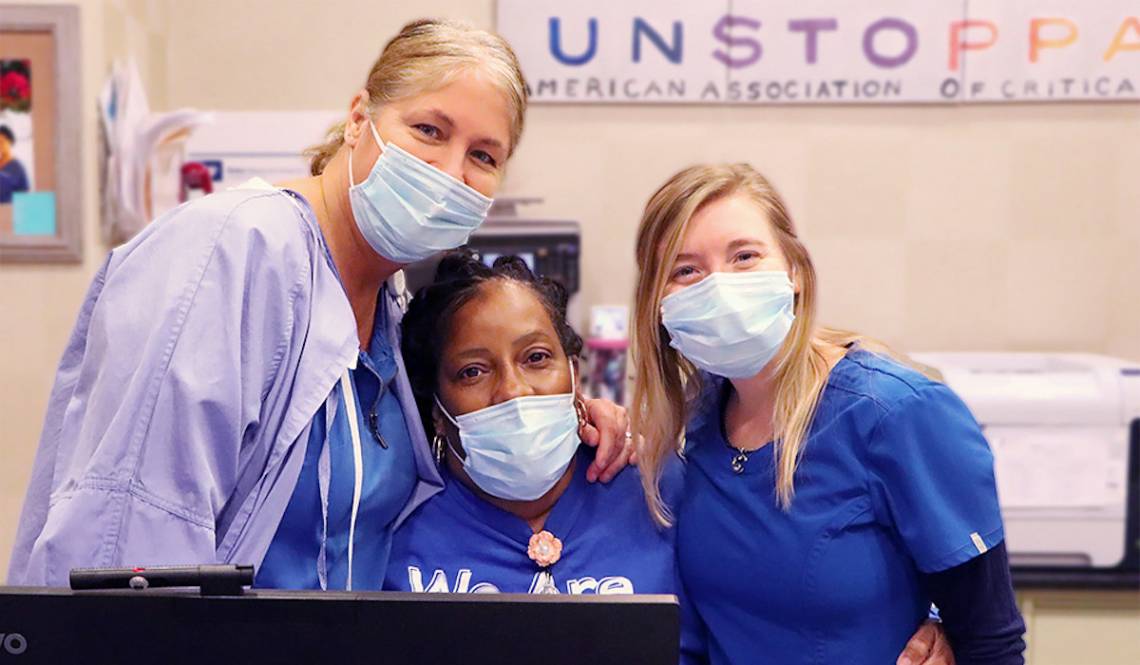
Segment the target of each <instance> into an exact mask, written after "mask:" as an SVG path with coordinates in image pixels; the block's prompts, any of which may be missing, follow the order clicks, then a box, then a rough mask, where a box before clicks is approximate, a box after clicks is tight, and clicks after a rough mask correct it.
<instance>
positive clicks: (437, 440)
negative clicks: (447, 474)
mask: <svg viewBox="0 0 1140 665" xmlns="http://www.w3.org/2000/svg"><path fill="white" fill-rule="evenodd" d="M445 443H447V439H445V438H443V435H441V434H440V433H439V432H436V433H435V436H433V437H432V438H431V450H432V453H434V454H435V463H436V465H437V466H438V465H440V464H443V446H444V444H445Z"/></svg>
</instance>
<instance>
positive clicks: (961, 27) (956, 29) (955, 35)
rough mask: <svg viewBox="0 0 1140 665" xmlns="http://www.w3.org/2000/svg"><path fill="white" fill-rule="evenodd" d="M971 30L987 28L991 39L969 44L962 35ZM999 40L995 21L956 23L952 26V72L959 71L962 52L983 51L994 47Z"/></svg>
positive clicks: (972, 20)
mask: <svg viewBox="0 0 1140 665" xmlns="http://www.w3.org/2000/svg"><path fill="white" fill-rule="evenodd" d="M970 28H986V29H988V30H989V31H990V38H989V39H988V40H986V41H984V42H968V41H966V40H965V38H964V37H963V35H962V33H964V32H966V31H967V30H969V29H970ZM997 38H998V29H997V25H996V24H995V23H994V22H993V21H980V20H974V19H967V20H965V21H954V22H953V23H951V24H950V71H956V70H957V69H958V59H959V57H960V56H961V54H962V51H981V50H984V49H988V48H989V47H991V46H993V45H994V43H995V42H996V41H997Z"/></svg>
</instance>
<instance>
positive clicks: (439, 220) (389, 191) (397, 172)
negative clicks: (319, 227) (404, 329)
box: [348, 121, 493, 263]
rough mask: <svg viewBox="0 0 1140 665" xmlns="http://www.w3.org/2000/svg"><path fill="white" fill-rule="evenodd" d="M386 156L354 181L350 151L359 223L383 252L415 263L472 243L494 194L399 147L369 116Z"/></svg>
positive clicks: (382, 154)
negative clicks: (485, 193) (384, 138)
mask: <svg viewBox="0 0 1140 665" xmlns="http://www.w3.org/2000/svg"><path fill="white" fill-rule="evenodd" d="M368 126H369V128H370V129H371V130H372V137H373V138H374V139H375V140H376V145H377V146H379V147H380V150H381V152H380V157H379V158H378V159H377V160H376V164H375V165H374V166H373V167H372V171H371V172H370V173H369V174H368V178H367V179H365V180H364V182H361V183H359V184H356V183H354V182H353V181H352V150H351V148H350V149H349V151H348V182H349V188H348V197H349V201H350V202H351V204H352V214H353V217H355V218H356V226H357V227H358V228H359V229H360V233H361V234H362V235H363V236H364V239H365V240H367V241H368V244H369V245H371V246H372V249H373V250H375V251H376V253H377V254H379V255H380V256H383V257H384V258H386V259H389V260H391V261H395V262H396V263H414V262H416V261H420V260H423V259H426V258H427V257H429V256H431V255H433V254H436V253H439V252H442V251H444V250H447V249H454V248H456V247H459V246H461V245H463V244H464V243H466V242H467V239H468V238H469V237H470V236H471V233H472V232H473V231H474V230H475V229H477V228H479V225H480V224H482V223H483V221H484V220H485V219H487V212H488V211H489V210H490V209H491V203H492V202H493V200H492V199H489V198H487V197H486V196H483V195H482V194H480V193H479V192H477V191H475V190H474V189H472V188H471V187H469V186H468V185H466V184H465V183H462V182H460V181H458V180H456V179H455V178H453V177H451V176H450V175H448V174H446V173H444V172H443V171H440V170H439V169H437V168H436V167H434V166H432V165H431V164H428V163H427V162H425V161H423V160H422V159H419V158H418V157H416V156H414V155H412V154H411V153H409V152H407V151H405V150H403V149H402V148H400V147H399V146H397V145H395V144H392V143H387V144H385V143H384V142H383V141H382V140H380V134H379V133H378V132H377V131H376V125H375V124H373V123H372V121H369V123H368Z"/></svg>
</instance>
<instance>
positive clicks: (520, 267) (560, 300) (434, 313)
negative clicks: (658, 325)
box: [400, 249, 582, 439]
mask: <svg viewBox="0 0 1140 665" xmlns="http://www.w3.org/2000/svg"><path fill="white" fill-rule="evenodd" d="M497 279H509V280H512V281H515V282H518V283H520V284H523V285H525V286H527V287H528V288H530V289H531V291H533V292H534V294H535V295H536V296H538V299H539V301H540V302H541V303H542V305H543V307H544V308H545V309H546V313H547V314H549V315H550V322H551V323H552V324H553V325H554V330H555V331H556V332H557V333H558V341H559V342H560V343H561V345H562V351H563V352H564V353H565V354H566V356H567V357H569V358H575V357H577V356H579V355H580V354H581V353H582V338H581V337H580V336H579V335H578V333H577V332H575V331H574V328H573V327H572V326H571V325H570V322H569V321H567V320H566V306H567V303H568V302H569V300H570V294H569V293H568V292H567V291H566V287H564V286H563V285H562V284H560V283H559V282H557V281H555V280H553V279H550V278H549V277H540V276H538V275H535V274H534V272H533V271H532V270H531V269H530V268H529V267H528V266H527V264H526V263H525V262H524V261H523V260H522V259H520V258H519V257H517V256H500V257H499V258H497V259H495V263H494V265H492V266H487V265H486V264H485V263H483V262H482V261H480V260H479V258H478V256H477V255H476V254H475V253H474V252H472V251H471V250H468V249H459V250H455V251H451V252H448V253H447V254H445V255H444V257H443V259H442V260H441V261H440V262H439V267H438V268H436V271H435V279H434V280H433V281H432V283H431V284H428V285H427V286H424V287H422V288H420V289H419V290H418V291H416V293H415V296H414V297H413V298H412V301H411V304H410V305H408V311H407V313H406V314H404V320H403V322H402V323H401V324H400V329H401V334H400V337H401V342H400V350H401V352H402V353H403V357H404V364H405V366H406V367H407V370H408V378H409V380H410V381H411V384H412V394H413V395H415V398H416V407H417V408H418V409H419V413H420V419H421V420H422V421H423V423H424V431H426V432H427V435H428V438H429V439H430V438H431V437H432V436H434V435H435V423H434V422H433V421H432V407H433V406H434V404H435V394H436V391H437V390H438V389H439V386H438V384H437V381H438V377H439V357H440V351H441V350H442V349H443V342H444V339H445V336H446V335H447V333H448V330H450V328H451V317H452V316H454V315H455V312H456V311H458V310H459V308H460V307H462V306H463V305H465V304H466V303H467V302H469V301H470V300H471V299H472V298H474V297H475V295H476V294H478V293H479V290H480V289H481V288H482V287H483V285H485V284H486V283H488V282H490V281H492V280H497Z"/></svg>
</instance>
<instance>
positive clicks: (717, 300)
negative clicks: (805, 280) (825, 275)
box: [661, 270, 795, 379]
mask: <svg viewBox="0 0 1140 665" xmlns="http://www.w3.org/2000/svg"><path fill="white" fill-rule="evenodd" d="M794 302H795V292H794V290H793V288H792V282H791V280H789V279H788V275H787V273H785V272H783V271H782V270H762V271H753V272H733V273H725V272H715V273H713V274H711V275H709V276H708V277H706V278H704V279H702V280H701V281H700V282H698V283H696V284H694V285H692V286H689V287H686V288H685V289H682V290H681V291H677V292H675V293H672V294H670V295H668V296H665V298H663V299H662V300H661V323H662V324H663V325H664V326H665V329H666V330H668V331H669V337H670V343H669V345H670V346H672V347H673V348H674V349H677V351H679V352H680V353H681V355H683V356H685V357H686V358H688V359H689V361H690V362H691V363H693V364H694V365H696V366H697V367H698V368H700V369H702V370H704V371H706V372H708V373H710V374H715V375H717V376H723V377H726V378H730V379H736V378H744V377H749V376H755V375H756V374H759V373H760V370H762V369H764V366H765V365H767V364H768V363H769V362H770V361H771V360H772V358H774V357H775V356H776V354H777V353H778V352H779V350H780V347H781V346H782V345H783V343H784V338H785V337H787V336H788V331H789V330H791V328H792V321H794V320H795V314H794V313H793V312H794Z"/></svg>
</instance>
